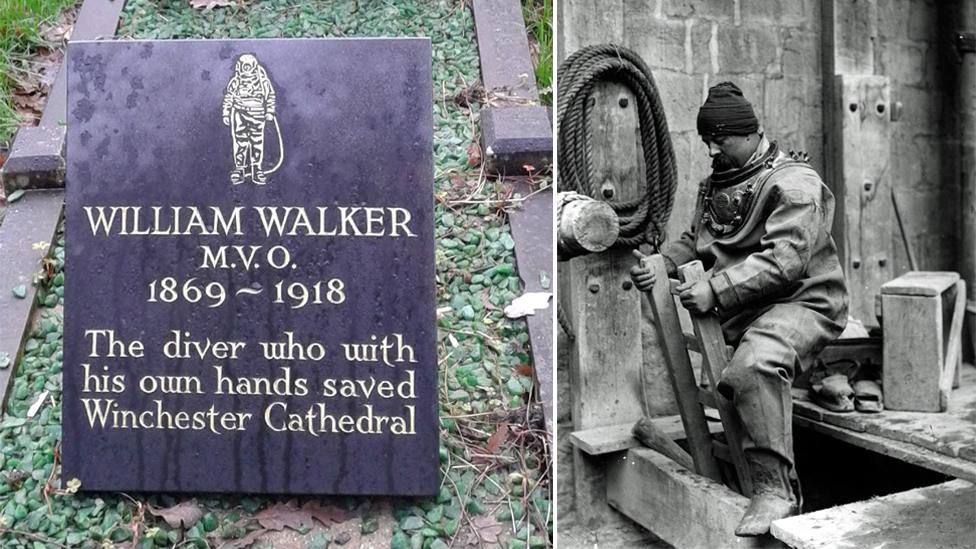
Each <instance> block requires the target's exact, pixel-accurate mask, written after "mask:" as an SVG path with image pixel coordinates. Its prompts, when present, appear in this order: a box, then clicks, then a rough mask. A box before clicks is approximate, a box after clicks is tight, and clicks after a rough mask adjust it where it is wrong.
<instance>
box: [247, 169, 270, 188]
mask: <svg viewBox="0 0 976 549" xmlns="http://www.w3.org/2000/svg"><path fill="white" fill-rule="evenodd" d="M251 180H252V181H254V184H255V185H264V184H265V183H267V182H268V178H267V177H265V175H264V172H262V171H261V170H254V176H253V177H251Z"/></svg>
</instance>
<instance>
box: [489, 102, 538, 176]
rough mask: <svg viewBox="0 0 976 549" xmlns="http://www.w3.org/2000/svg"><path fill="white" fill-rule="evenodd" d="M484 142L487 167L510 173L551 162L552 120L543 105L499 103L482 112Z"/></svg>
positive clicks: (517, 172)
mask: <svg viewBox="0 0 976 549" xmlns="http://www.w3.org/2000/svg"><path fill="white" fill-rule="evenodd" d="M481 143H482V147H483V150H484V158H485V163H486V167H487V169H488V170H491V171H493V172H498V173H506V174H509V175H513V174H521V173H525V172H526V169H525V168H524V166H532V167H533V168H534V170H533V171H536V172H538V171H540V170H542V169H544V168H547V167H549V166H551V165H552V121H551V120H550V118H549V112H548V110H547V109H546V108H544V107H498V108H494V107H493V108H488V109H485V110H483V111H482V112H481Z"/></svg>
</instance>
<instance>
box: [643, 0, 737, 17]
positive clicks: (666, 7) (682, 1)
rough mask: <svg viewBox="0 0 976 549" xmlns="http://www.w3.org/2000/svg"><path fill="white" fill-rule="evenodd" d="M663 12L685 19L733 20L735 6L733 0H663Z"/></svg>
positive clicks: (663, 13) (667, 15) (666, 14)
mask: <svg viewBox="0 0 976 549" xmlns="http://www.w3.org/2000/svg"><path fill="white" fill-rule="evenodd" d="M662 1H663V5H662V6H661V14H662V15H664V16H666V17H676V18H680V19H685V18H688V17H701V18H705V19H728V20H729V21H731V20H732V15H733V11H734V7H735V2H733V0H662Z"/></svg>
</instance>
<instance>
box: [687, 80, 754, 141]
mask: <svg viewBox="0 0 976 549" xmlns="http://www.w3.org/2000/svg"><path fill="white" fill-rule="evenodd" d="M756 131H759V119H758V118H756V113H755V111H753V110H752V104H751V103H749V102H748V101H746V98H745V97H743V96H742V90H740V89H739V87H738V86H736V85H735V84H733V83H732V82H721V83H719V84H716V85H714V86H712V87H711V88H709V89H708V99H706V100H705V104H704V105H702V106H701V109H700V110H699V111H698V134H699V135H702V136H705V137H708V136H716V135H748V134H750V133H753V132H756Z"/></svg>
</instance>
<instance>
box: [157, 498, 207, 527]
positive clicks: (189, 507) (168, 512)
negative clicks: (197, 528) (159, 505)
mask: <svg viewBox="0 0 976 549" xmlns="http://www.w3.org/2000/svg"><path fill="white" fill-rule="evenodd" d="M149 512H150V513H152V514H153V515H155V516H157V517H160V518H162V519H163V520H165V521H166V524H168V525H169V527H170V528H190V527H192V526H193V525H194V524H196V523H197V521H199V520H200V518H201V517H203V510H201V509H200V507H199V506H198V505H197V503H196V501H184V502H182V503H178V504H176V505H174V506H172V507H168V508H166V509H156V508H154V507H153V506H151V505H150V506H149Z"/></svg>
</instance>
